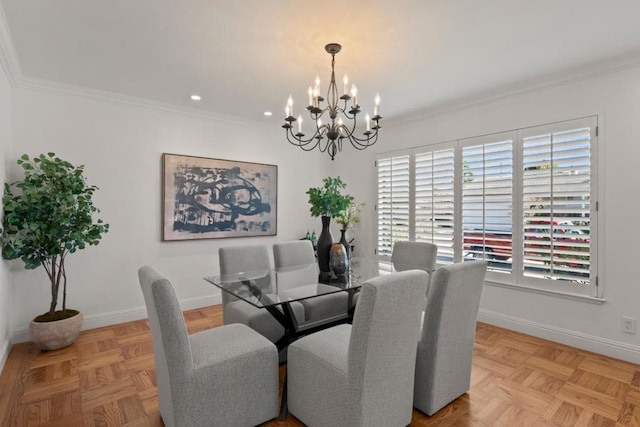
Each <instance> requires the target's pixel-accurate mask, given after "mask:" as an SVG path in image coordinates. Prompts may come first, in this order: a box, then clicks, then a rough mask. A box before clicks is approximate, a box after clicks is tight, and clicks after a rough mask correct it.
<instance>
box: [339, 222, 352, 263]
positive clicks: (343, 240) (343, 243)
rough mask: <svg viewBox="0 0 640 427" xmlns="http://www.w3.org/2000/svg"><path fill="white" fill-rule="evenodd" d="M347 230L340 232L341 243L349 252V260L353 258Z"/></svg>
mask: <svg viewBox="0 0 640 427" xmlns="http://www.w3.org/2000/svg"><path fill="white" fill-rule="evenodd" d="M346 232H347V230H346V229H344V228H343V229H342V230H340V243H342V246H344V250H345V251H347V258H351V245H349V242H347V238H346V237H345V233H346Z"/></svg>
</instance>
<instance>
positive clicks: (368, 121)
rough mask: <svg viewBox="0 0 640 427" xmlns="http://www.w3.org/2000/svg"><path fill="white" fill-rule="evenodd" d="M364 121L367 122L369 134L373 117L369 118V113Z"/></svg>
mask: <svg viewBox="0 0 640 427" xmlns="http://www.w3.org/2000/svg"><path fill="white" fill-rule="evenodd" d="M364 119H365V120H366V122H367V132H369V131H370V130H371V117H369V113H367V115H366V116H364Z"/></svg>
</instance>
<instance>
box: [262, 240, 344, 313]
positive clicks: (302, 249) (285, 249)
mask: <svg viewBox="0 0 640 427" xmlns="http://www.w3.org/2000/svg"><path fill="white" fill-rule="evenodd" d="M273 260H274V264H275V267H276V268H282V267H291V266H296V265H305V264H315V262H316V257H315V254H314V253H313V245H312V244H311V242H310V241H309V240H293V241H289V242H280V243H274V245H273ZM300 273H301V274H302V276H300V275H295V274H291V273H289V272H287V273H286V274H287V275H290V276H291V277H288V278H287V277H283V278H282V279H283V280H280V278H279V279H278V285H280V284H281V283H283V282H285V280H284V279H286V281H291V280H295V281H298V282H299V284H314V283H318V271H317V269H307V270H304V271H302V272H300ZM283 276H284V275H283ZM283 284H284V285H285V286H286V283H283ZM300 304H302V306H303V307H304V314H305V320H306V321H316V320H323V319H327V318H329V317H333V316H338V315H341V314H345V313H346V312H347V309H348V295H347V294H346V293H345V292H339V293H335V294H329V295H324V296H321V297H317V298H310V299H305V300H302V301H300Z"/></svg>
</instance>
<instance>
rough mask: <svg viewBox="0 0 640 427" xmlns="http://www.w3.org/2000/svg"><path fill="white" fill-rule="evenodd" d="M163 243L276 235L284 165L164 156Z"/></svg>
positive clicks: (176, 155)
mask: <svg viewBox="0 0 640 427" xmlns="http://www.w3.org/2000/svg"><path fill="white" fill-rule="evenodd" d="M162 180H163V187H162V188H163V191H162V207H163V215H162V240H163V241H169V240H194V239H219V238H228V237H252V236H274V235H276V234H277V217H278V215H277V214H278V209H277V207H278V203H277V202H278V166H276V165H265V164H261V163H248V162H239V161H234V160H221V159H211V158H206V157H194V156H184V155H179V154H169V153H164V154H163V155H162Z"/></svg>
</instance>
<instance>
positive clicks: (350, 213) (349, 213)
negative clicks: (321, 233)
mask: <svg viewBox="0 0 640 427" xmlns="http://www.w3.org/2000/svg"><path fill="white" fill-rule="evenodd" d="M365 206H366V203H364V202H363V203H360V204H358V203H356V202H353V201H352V202H351V203H349V206H347V208H346V209H345V210H343V211H342V212H340V215H339V216H338V217H337V218H336V222H337V223H338V224H340V225H341V226H342V229H343V230H346V229H348V228H349V227H352V226H353V225H354V224H358V223H359V222H360V209H361V208H363V207H365Z"/></svg>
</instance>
